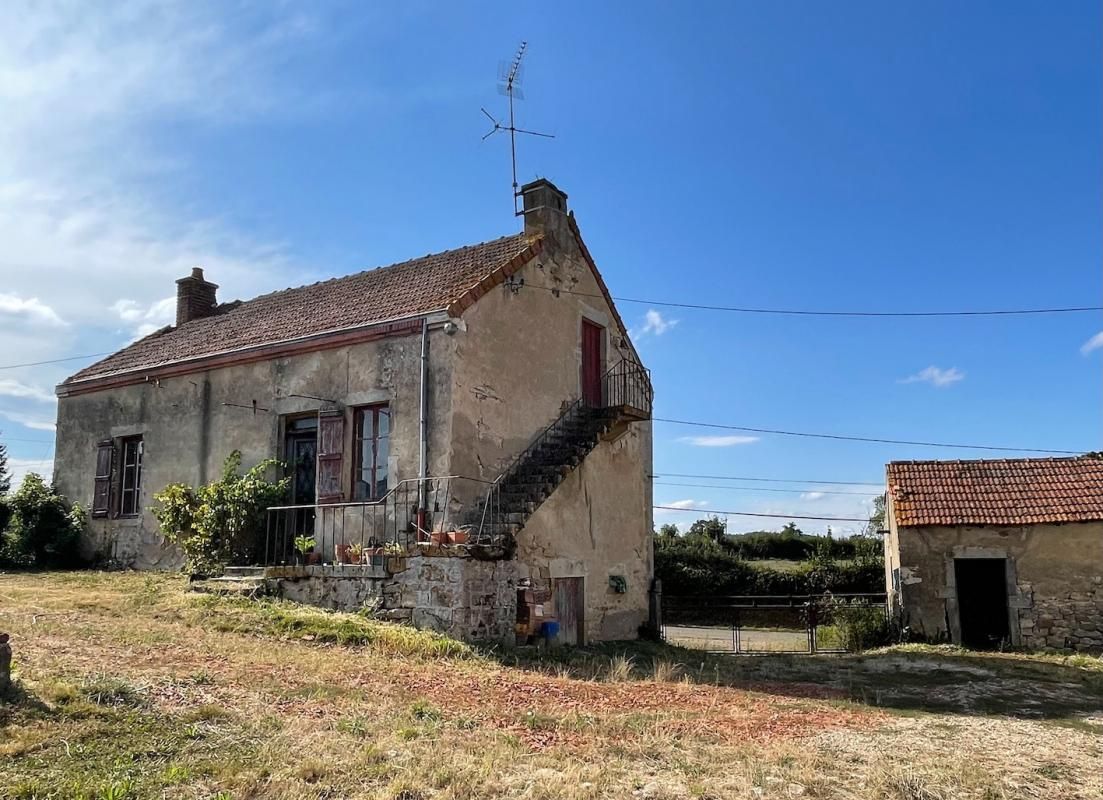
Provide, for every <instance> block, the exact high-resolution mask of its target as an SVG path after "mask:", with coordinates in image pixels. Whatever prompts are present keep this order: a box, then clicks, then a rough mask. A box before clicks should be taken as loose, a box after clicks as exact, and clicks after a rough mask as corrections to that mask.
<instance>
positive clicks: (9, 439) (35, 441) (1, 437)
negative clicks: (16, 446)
mask: <svg viewBox="0 0 1103 800" xmlns="http://www.w3.org/2000/svg"><path fill="white" fill-rule="evenodd" d="M0 442H30V443H32V444H53V442H51V441H50V440H49V439H15V438H12V437H11V436H5V435H4V434H2V433H0Z"/></svg>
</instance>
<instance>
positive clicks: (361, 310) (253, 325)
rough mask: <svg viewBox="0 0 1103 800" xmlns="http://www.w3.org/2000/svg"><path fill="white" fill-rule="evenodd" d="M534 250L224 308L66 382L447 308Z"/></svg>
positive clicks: (395, 271) (508, 247) (523, 243)
mask: <svg viewBox="0 0 1103 800" xmlns="http://www.w3.org/2000/svg"><path fill="white" fill-rule="evenodd" d="M530 245H535V246H536V247H538V244H537V243H536V242H534V241H533V240H531V239H530V238H526V236H525V235H524V234H516V235H514V236H505V237H503V238H501V239H495V240H494V241H491V242H484V243H483V244H477V245H472V246H470V247H462V248H460V249H458V250H449V251H447V252H444V253H437V254H435V255H428V256H425V257H423V258H415V259H413V260H411V261H405V262H402V263H400V264H392V265H391V266H389V267H380V268H378V269H372V270H368V271H366V272H359V273H357V274H355V275H348V276H345V277H342V278H334V279H332V280H328V281H322V282H321V283H314V284H311V285H309V286H302V287H300V288H297V289H284V290H283V291H279V292H272V293H271V294H266V295H262V296H260V297H257V298H255V299H253V300H249V301H246V302H244V303H227V304H224V305H222V306H220V307H219V310H218V313H216V314H215V315H214V316H210V317H204V318H202V319H196V320H192V321H191V322H187V323H185V324H183V325H181V326H179V327H178V328H174V327H169V328H164V329H162V330H160V331H157V332H156V333H154V334H152V335H150V336H147V337H145V338H144V339H139V340H138V341H136V342H134V343H133V344H131V345H130V346H128V347H125V348H123V349H122V350H120V351H119V352H117V353H114V354H113V355H110V356H108V357H107V358H105V359H103V360H102V361H98V362H96V363H95V364H92V365H91V366H89V367H85V368H84V369H82V370H81V371H80V372H78V373H76V374H75V375H73V376H72V377H70V378H68V379H67V380H66V381H65V384H71V383H75V382H78V381H85V380H92V379H96V378H104V377H108V376H112V375H119V374H121V373H127V372H131V371H135V370H143V369H149V368H152V367H158V366H162V365H165V364H172V363H175V362H179V361H186V360H189V359H194V358H201V357H203V356H212V355H216V354H219V353H226V352H228V351H234V350H239V349H242V348H249V347H256V346H261V345H267V344H274V343H278V342H284V341H287V340H289V339H300V338H303V337H308V336H314V335H318V334H325V333H329V332H335V331H341V330H345V329H349V328H356V327H362V326H366V325H372V324H375V323H381V322H386V321H389V320H395V319H400V318H403V317H410V316H415V315H418V314H424V313H427V312H431V311H438V310H443V309H445V308H447V307H448V306H449V305H450V304H452V303H453V302H454V301H456V300H457V299H458V298H460V297H462V296H464V295H465V294H466V293H468V292H469V291H471V290H473V289H476V288H477V287H478V286H479V285H480V284H488V283H491V282H493V281H494V280H496V279H498V278H499V275H498V274H495V273H496V271H497V272H498V273H500V272H502V271H503V270H502V268H503V267H507V266H512V268H514V269H515V268H517V267H519V266H520V262H519V261H514V259H525V260H527V256H528V255H529V253H530V252H532V251H531V250H530ZM511 262H513V264H512V265H511ZM488 279H490V280H488Z"/></svg>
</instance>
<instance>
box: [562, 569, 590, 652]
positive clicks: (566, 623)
mask: <svg viewBox="0 0 1103 800" xmlns="http://www.w3.org/2000/svg"><path fill="white" fill-rule="evenodd" d="M555 616H556V619H558V620H559V642H560V643H561V644H571V645H582V644H585V643H586V596H585V594H584V593H583V586H582V578H556V579H555Z"/></svg>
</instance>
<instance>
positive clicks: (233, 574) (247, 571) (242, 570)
mask: <svg viewBox="0 0 1103 800" xmlns="http://www.w3.org/2000/svg"><path fill="white" fill-rule="evenodd" d="M222 574H223V576H224V577H227V578H263V577H264V567H226V568H225V569H224V570H223V571H222Z"/></svg>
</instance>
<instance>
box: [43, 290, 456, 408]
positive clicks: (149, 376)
mask: <svg viewBox="0 0 1103 800" xmlns="http://www.w3.org/2000/svg"><path fill="white" fill-rule="evenodd" d="M423 319H428V321H429V324H431V325H432V324H442V323H444V322H445V321H447V319H448V312H447V311H446V310H445V309H433V310H432V311H424V312H419V313H417V314H408V315H405V316H401V317H394V318H392V319H388V320H380V321H378V322H371V323H367V324H364V325H353V326H349V327H346V328H337V329H334V330H329V331H322V332H321V333H314V334H310V335H309V336H298V337H293V338H290V339H283V340H280V341H278V342H264V343H262V344H256V345H249V346H247V347H237V348H232V349H229V350H221V351H218V352H215V353H204V354H203V355H201V356H194V357H192V358H182V359H176V360H173V361H166V362H162V363H160V364H155V365H147V366H142V367H134V368H133V369H126V370H120V371H118V372H111V373H106V374H103V375H94V376H91V377H88V378H83V379H81V380H78V381H74V380H66V381H65V382H63V383H60V384H58V385H57V386H56V387H55V388H54V393H55V394H56V395H57V396H58V397H71V396H74V395H79V394H87V393H89V392H95V391H101V390H103V389H113V388H116V387H119V386H130V385H133V384H136V383H144V382H146V381H149V380H153V379H159V378H165V377H175V376H178V375H187V374H190V373H194V372H202V371H204V370H207V369H211V368H217V367H224V366H231V365H236V364H244V363H250V362H253V361H262V360H268V359H272V358H280V357H282V356H285V355H297V354H300V353H305V352H313V351H315V350H329V349H332V348H335V347H342V346H344V345H348V344H358V343H360V342H364V341H371V340H373V339H382V338H385V337H388V336H406V335H409V334H410V333H414V332H416V331H417V330H418V329H419V328H420V327H421V326H420V322H421V320H423ZM415 323H417V324H415Z"/></svg>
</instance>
